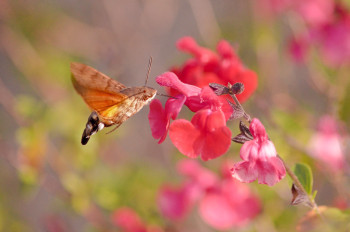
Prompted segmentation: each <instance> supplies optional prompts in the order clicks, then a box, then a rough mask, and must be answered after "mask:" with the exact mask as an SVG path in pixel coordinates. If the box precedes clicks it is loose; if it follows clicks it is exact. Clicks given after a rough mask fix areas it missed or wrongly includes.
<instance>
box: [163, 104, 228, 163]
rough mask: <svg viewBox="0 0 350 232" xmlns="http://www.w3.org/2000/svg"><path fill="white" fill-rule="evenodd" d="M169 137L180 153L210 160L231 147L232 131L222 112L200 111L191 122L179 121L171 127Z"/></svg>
mask: <svg viewBox="0 0 350 232" xmlns="http://www.w3.org/2000/svg"><path fill="white" fill-rule="evenodd" d="M169 136H170V139H171V141H172V142H173V144H174V145H175V147H176V148H177V149H179V151H180V152H181V153H182V154H184V155H186V156H188V157H190V158H196V157H198V156H201V158H202V159H203V160H205V161H206V160H210V159H214V158H217V157H219V156H220V155H222V154H224V153H225V152H226V151H227V150H228V149H229V147H230V145H231V131H230V129H229V128H228V127H227V126H226V120H225V116H224V114H223V113H222V111H212V110H210V109H204V110H200V111H198V112H197V113H196V114H195V115H194V116H193V118H192V120H191V122H189V121H187V120H185V119H178V120H176V121H174V122H173V123H172V124H171V126H170V131H169Z"/></svg>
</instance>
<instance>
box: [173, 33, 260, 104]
mask: <svg viewBox="0 0 350 232" xmlns="http://www.w3.org/2000/svg"><path fill="white" fill-rule="evenodd" d="M177 46H178V48H179V50H181V51H185V52H188V53H190V54H192V55H193V56H194V58H192V59H189V60H188V61H186V62H185V64H184V65H183V66H182V67H179V68H174V69H173V71H174V72H175V73H176V74H177V75H178V77H179V79H180V80H181V81H182V82H184V83H188V84H191V85H195V86H198V87H201V88H202V87H204V86H208V84H209V83H218V84H223V85H227V83H229V82H230V83H231V84H234V83H236V82H241V83H243V84H244V87H245V91H244V92H243V93H242V94H240V95H238V96H237V97H238V99H239V100H240V101H245V100H247V99H248V97H249V96H250V95H251V94H252V93H253V92H254V91H255V90H256V88H257V76H256V74H255V72H253V71H251V70H249V69H246V68H245V67H244V65H243V64H242V62H241V60H240V59H239V58H238V57H237V55H236V53H235V52H234V50H233V49H232V47H231V46H230V44H229V43H228V42H227V41H225V40H222V41H220V42H219V43H218V45H217V51H218V54H216V53H214V52H213V51H211V50H209V49H206V48H203V47H200V46H199V45H198V44H197V43H196V41H195V40H194V39H193V38H191V37H184V38H182V39H180V40H179V41H178V42H177ZM171 93H172V94H175V93H176V91H171Z"/></svg>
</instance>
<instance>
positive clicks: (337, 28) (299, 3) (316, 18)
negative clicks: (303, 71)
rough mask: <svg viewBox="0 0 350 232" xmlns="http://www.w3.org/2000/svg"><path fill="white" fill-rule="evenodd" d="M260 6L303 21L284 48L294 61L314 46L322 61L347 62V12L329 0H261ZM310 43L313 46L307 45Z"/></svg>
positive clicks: (349, 50)
mask: <svg viewBox="0 0 350 232" xmlns="http://www.w3.org/2000/svg"><path fill="white" fill-rule="evenodd" d="M260 3H261V5H263V6H264V7H265V8H266V7H270V8H271V9H276V6H277V9H278V10H272V11H273V12H275V13H276V12H278V13H282V12H288V11H289V12H293V14H292V15H294V16H297V17H299V18H300V19H302V20H303V21H304V23H305V24H304V27H303V30H302V32H299V33H298V34H297V35H293V39H292V40H290V43H289V46H288V48H289V49H288V50H289V52H290V53H291V55H292V57H293V58H294V59H295V60H296V61H298V62H299V61H303V59H302V58H305V55H306V53H307V52H308V51H309V49H310V48H312V47H314V48H316V49H318V50H319V52H320V54H321V58H322V59H323V61H324V62H325V63H326V64H327V65H329V66H332V67H338V66H340V65H343V64H348V63H350V13H349V9H347V8H346V7H345V6H344V5H343V4H341V3H340V2H336V1H333V0H283V1H278V4H276V1H275V0H261V2H260ZM310 45H313V46H310Z"/></svg>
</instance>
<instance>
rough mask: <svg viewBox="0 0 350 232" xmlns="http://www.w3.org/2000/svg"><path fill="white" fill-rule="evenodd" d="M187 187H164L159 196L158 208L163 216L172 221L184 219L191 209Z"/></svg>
mask: <svg viewBox="0 0 350 232" xmlns="http://www.w3.org/2000/svg"><path fill="white" fill-rule="evenodd" d="M187 191H188V190H187V188H186V186H185V185H184V186H180V187H172V186H167V185H165V186H163V187H161V189H160V190H159V194H158V200H157V202H158V207H159V209H160V211H161V212H162V215H163V216H165V217H167V218H169V219H171V220H180V219H183V218H184V216H185V215H186V214H187V212H188V211H189V209H190V207H191V205H192V204H191V201H190V199H191V198H190V197H189V193H188V192H187Z"/></svg>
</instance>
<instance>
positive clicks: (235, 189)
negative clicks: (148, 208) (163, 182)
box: [158, 160, 261, 230]
mask: <svg viewBox="0 0 350 232" xmlns="http://www.w3.org/2000/svg"><path fill="white" fill-rule="evenodd" d="M226 169H227V168H225V173H224V175H223V176H222V177H221V178H220V177H218V176H217V175H216V174H214V173H213V172H211V171H210V170H208V169H206V168H204V167H202V166H201V165H200V164H199V163H198V162H197V161H195V160H183V161H181V162H179V163H178V170H179V173H180V174H182V175H184V176H185V177H186V179H185V180H184V182H183V184H181V185H180V187H178V188H172V189H171V190H170V191H169V189H167V188H165V189H167V191H168V192H167V194H164V187H163V188H162V190H161V192H160V193H161V194H160V197H162V201H161V202H163V205H159V206H160V209H161V212H162V213H163V215H164V216H166V217H168V218H169V219H172V220H178V219H179V218H183V217H185V216H186V215H187V214H188V213H189V211H190V210H191V209H192V208H193V207H194V204H195V203H198V205H199V208H198V209H199V214H200V216H201V218H202V219H203V221H204V222H206V223H207V224H208V225H210V226H212V227H213V228H214V229H217V230H227V229H231V228H233V227H241V226H244V225H246V224H247V223H248V222H249V221H250V220H252V219H253V218H254V217H255V216H256V215H257V214H258V213H259V212H260V208H261V207H260V202H259V199H258V198H257V197H256V196H255V195H254V194H252V193H251V191H250V190H249V188H248V186H245V185H243V184H241V183H239V182H237V181H235V180H234V179H232V177H231V176H230V175H227V174H226V172H227V171H226ZM205 180H207V182H206V181H205ZM169 193H170V194H169ZM181 201H182V202H181ZM158 202H160V201H158ZM164 202H166V205H167V206H168V207H167V211H165V210H164ZM184 204H185V205H186V204H187V206H184ZM169 206H170V207H169ZM184 209H185V210H184ZM179 216H181V217H179Z"/></svg>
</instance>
